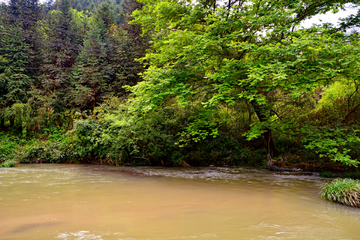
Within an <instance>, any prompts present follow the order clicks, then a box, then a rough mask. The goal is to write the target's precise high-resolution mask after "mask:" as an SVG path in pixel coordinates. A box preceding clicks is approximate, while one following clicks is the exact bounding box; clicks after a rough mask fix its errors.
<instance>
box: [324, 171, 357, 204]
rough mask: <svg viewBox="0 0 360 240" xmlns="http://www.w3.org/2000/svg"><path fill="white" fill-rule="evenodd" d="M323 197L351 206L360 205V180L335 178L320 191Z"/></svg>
mask: <svg viewBox="0 0 360 240" xmlns="http://www.w3.org/2000/svg"><path fill="white" fill-rule="evenodd" d="M320 194H321V197H322V198H325V199H327V200H329V201H331V202H336V203H341V204H344V205H347V206H351V207H360V182H359V181H358V180H353V179H348V178H345V179H340V178H338V179H335V180H333V181H332V182H331V183H329V184H325V185H324V186H323V187H322V188H321V191H320Z"/></svg>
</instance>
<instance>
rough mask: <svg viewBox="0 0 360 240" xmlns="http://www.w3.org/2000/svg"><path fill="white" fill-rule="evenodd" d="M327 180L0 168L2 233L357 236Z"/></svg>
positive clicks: (76, 239)
mask: <svg viewBox="0 0 360 240" xmlns="http://www.w3.org/2000/svg"><path fill="white" fill-rule="evenodd" d="M326 181H329V180H325V179H320V178H319V177H317V176H313V175H312V174H294V173H276V172H275V173H273V172H267V171H265V170H257V169H252V168H161V167H158V168H150V167H136V168H119V167H110V166H96V165H50V164H49V165H47V164H42V165H20V166H19V167H17V168H12V169H8V168H6V169H5V168H2V169H0V226H1V228H0V239H33V238H36V239H67V240H80V239H104V240H105V239H128V240H130V239H134V240H142V239H174V240H176V239H360V227H359V226H360V209H353V208H350V207H345V206H341V205H338V204H333V203H329V202H327V201H325V200H322V199H320V198H319V197H318V195H317V194H318V189H319V186H321V184H323V183H324V182H326Z"/></svg>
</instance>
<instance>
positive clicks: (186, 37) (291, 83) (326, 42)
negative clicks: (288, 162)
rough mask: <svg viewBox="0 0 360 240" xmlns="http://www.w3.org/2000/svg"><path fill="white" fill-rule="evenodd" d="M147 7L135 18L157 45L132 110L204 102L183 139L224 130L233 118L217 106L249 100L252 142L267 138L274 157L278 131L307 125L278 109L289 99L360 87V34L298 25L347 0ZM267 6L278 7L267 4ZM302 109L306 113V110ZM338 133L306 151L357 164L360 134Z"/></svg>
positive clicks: (181, 3) (147, 1)
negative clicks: (345, 84) (339, 84)
mask: <svg viewBox="0 0 360 240" xmlns="http://www.w3.org/2000/svg"><path fill="white" fill-rule="evenodd" d="M141 2H142V3H144V4H145V5H144V7H143V8H142V10H141V11H140V10H137V11H135V12H134V14H133V16H134V18H135V19H134V21H133V22H134V23H137V24H140V25H141V26H142V27H143V31H144V34H151V35H152V36H153V37H154V41H153V44H152V46H151V48H150V51H149V53H148V54H147V55H146V57H144V58H143V59H142V61H143V62H146V63H147V64H148V68H147V70H146V71H145V72H144V74H143V76H144V79H145V81H143V82H141V83H139V84H137V85H136V86H134V87H132V88H131V91H132V92H133V93H134V96H135V99H134V100H131V101H132V103H133V105H132V106H131V107H132V108H134V109H135V108H136V109H137V111H138V112H142V113H144V114H145V116H147V115H146V114H148V115H149V117H150V116H151V114H152V113H153V112H154V111H157V110H158V109H161V108H163V107H164V104H166V102H167V101H170V100H173V99H175V101H176V102H175V103H174V105H177V106H178V107H179V108H183V109H188V108H192V107H193V106H197V104H196V103H198V102H199V103H201V105H202V107H203V111H197V114H194V116H192V118H193V119H196V120H194V121H193V122H192V123H191V124H190V125H189V126H188V127H187V128H185V129H184V130H182V133H181V134H182V135H183V136H186V137H187V138H188V139H192V140H193V141H195V142H196V141H200V140H204V139H205V138H207V137H211V136H216V135H217V132H218V127H219V125H221V124H222V123H226V122H229V119H227V118H226V115H225V116H224V115H223V116H221V118H219V117H218V113H219V109H221V108H223V107H224V106H225V107H226V108H230V109H231V108H232V107H233V106H234V105H235V104H240V103H247V104H249V105H250V106H251V108H252V111H253V113H255V114H256V116H257V118H258V120H255V121H253V122H252V123H251V124H249V125H250V127H251V128H250V130H249V131H248V132H247V133H245V134H244V136H246V137H247V138H248V140H252V139H256V138H258V137H260V136H261V135H262V136H263V137H264V138H265V143H266V144H265V145H266V149H267V151H268V154H270V155H273V154H274V155H275V152H276V147H275V145H274V142H273V139H272V132H273V131H277V130H286V131H290V132H294V131H296V129H298V128H301V127H302V125H303V124H299V122H297V121H296V120H295V119H298V118H299V115H298V114H299V113H298V112H297V113H295V114H294V115H289V114H288V113H287V112H285V111H282V110H280V111H281V112H280V114H279V113H278V112H279V109H278V106H279V103H280V104H282V102H284V99H286V98H288V99H289V100H290V99H293V100H295V101H297V102H300V99H301V98H302V96H303V95H304V93H305V94H306V93H307V92H311V91H313V89H315V88H316V87H318V86H319V85H320V86H321V85H328V84H329V83H331V82H333V81H335V80H338V79H342V78H346V79H347V80H348V81H355V82H356V81H357V74H355V69H354V67H355V66H357V65H358V63H359V54H358V53H359V51H358V44H357V42H358V40H357V38H353V39H351V38H347V36H346V35H344V34H341V33H337V34H336V35H335V34H331V33H329V31H328V29H322V28H315V27H314V28H311V29H300V28H298V26H299V24H300V22H301V21H302V20H303V19H305V18H308V17H311V16H313V15H316V14H318V13H319V12H325V11H328V10H335V11H336V10H337V9H338V8H339V7H340V6H341V5H342V4H345V2H344V1H341V2H340V1H339V2H338V1H328V2H326V3H325V2H323V3H321V4H317V3H315V2H314V5H311V6H312V7H309V8H306V7H304V5H303V4H302V2H300V1H296V2H294V3H292V4H291V5H289V4H288V3H285V2H279V1H270V2H271V3H270V2H269V1H265V2H264V1H246V3H244V4H241V5H237V4H234V5H232V4H229V6H227V5H222V4H216V2H215V3H214V5H213V4H208V2H191V3H190V2H188V1H172V0H169V1H152V0H143V1H141ZM268 4H273V5H271V6H272V7H271V8H269V5H268ZM284 9H286V11H285V10H284ZM254 16H256V17H254ZM343 39H347V40H348V41H343ZM355 68H356V67H355ZM194 103H195V104H194ZM292 105H294V104H292ZM198 109H199V108H198ZM194 112H196V110H195V111H194ZM203 112H206V114H203ZM301 113H303V114H305V112H303V110H302V109H301V112H300V114H301ZM344 132H346V134H345V133H344ZM295 134H299V132H296V133H295ZM345 135H346V138H344V137H345ZM332 136H334V138H335V140H334V139H331V141H330V140H328V139H326V140H324V141H316V140H314V139H311V140H310V144H308V147H309V148H310V149H315V148H318V152H319V153H321V154H323V155H324V156H326V157H330V158H332V159H333V160H335V161H340V162H343V163H345V164H349V165H356V164H357V161H356V160H353V159H351V158H350V157H349V155H348V154H347V153H348V152H349V151H350V150H349V149H348V148H346V147H345V146H348V145H349V144H352V143H357V142H358V140H359V139H358V137H357V135H356V134H352V133H351V129H346V130H339V131H337V130H334V133H332ZM329 137H331V136H329ZM347 138H349V139H347ZM335 145H340V146H339V147H337V146H335Z"/></svg>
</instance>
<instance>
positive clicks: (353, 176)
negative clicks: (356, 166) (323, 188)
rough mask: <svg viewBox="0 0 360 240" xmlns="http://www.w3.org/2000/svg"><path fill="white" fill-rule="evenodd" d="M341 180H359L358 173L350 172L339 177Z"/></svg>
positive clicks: (359, 174)
mask: <svg viewBox="0 0 360 240" xmlns="http://www.w3.org/2000/svg"><path fill="white" fill-rule="evenodd" d="M341 177H342V178H352V179H359V180H360V173H359V172H352V173H344V174H342V175H341Z"/></svg>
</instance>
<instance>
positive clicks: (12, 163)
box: [1, 160, 16, 167]
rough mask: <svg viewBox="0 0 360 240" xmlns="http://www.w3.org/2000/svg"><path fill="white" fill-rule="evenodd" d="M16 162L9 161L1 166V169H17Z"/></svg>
mask: <svg viewBox="0 0 360 240" xmlns="http://www.w3.org/2000/svg"><path fill="white" fill-rule="evenodd" d="M15 166H16V162H15V161H12V160H7V161H5V162H3V163H2V164H1V167H15Z"/></svg>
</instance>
